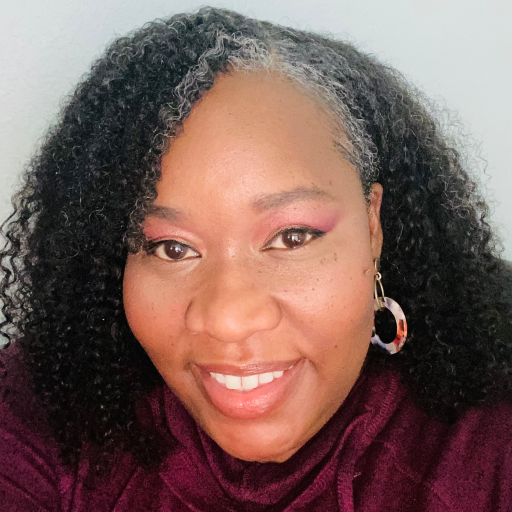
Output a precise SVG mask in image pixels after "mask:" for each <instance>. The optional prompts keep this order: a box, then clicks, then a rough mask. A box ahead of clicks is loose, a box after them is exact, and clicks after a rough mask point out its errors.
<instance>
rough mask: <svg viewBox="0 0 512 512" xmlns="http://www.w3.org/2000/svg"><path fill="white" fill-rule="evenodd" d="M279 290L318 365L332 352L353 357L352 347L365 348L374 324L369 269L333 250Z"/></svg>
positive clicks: (291, 320) (285, 309) (359, 349)
mask: <svg viewBox="0 0 512 512" xmlns="http://www.w3.org/2000/svg"><path fill="white" fill-rule="evenodd" d="M283 284H284V283H283ZM276 295H278V297H279V299H278V300H279V302H280V303H281V304H282V307H283V310H284V311H285V312H286V316H287V317H288V318H289V322H290V325H292V326H297V328H298V329H300V330H301V331H302V339H304V340H307V341H306V346H305V347H304V350H305V352H307V356H308V357H309V358H311V359H312V360H316V361H317V362H318V363H319V364H320V363H322V362H324V361H325V360H326V359H328V358H329V357H332V353H331V351H335V352H334V353H336V354H337V357H340V358H342V359H343V358H344V357H346V358H347V359H350V358H351V357H352V354H351V353H352V352H355V353H359V352H360V351H361V350H365V351H366V350H367V347H368V345H369V342H370V336H371V329H372V326H373V278H372V276H371V274H368V272H367V269H366V268H363V267H362V266H361V265H355V266H351V265H345V264H341V263H340V262H339V261H336V260H335V256H334V255H333V256H332V257H331V258H325V259H324V262H323V264H321V265H317V267H316V268H314V269H310V270H309V271H307V272H303V273H302V274H301V276H300V278H298V279H295V280H293V281H292V280H287V284H286V286H283V287H282V290H281V291H280V292H279V293H278V294H276ZM354 357H356V354H354ZM357 357H358V356H357Z"/></svg>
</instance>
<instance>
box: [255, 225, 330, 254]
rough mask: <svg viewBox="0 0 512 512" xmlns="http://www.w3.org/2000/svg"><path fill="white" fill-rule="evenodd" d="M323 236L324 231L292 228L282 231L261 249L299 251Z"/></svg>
mask: <svg viewBox="0 0 512 512" xmlns="http://www.w3.org/2000/svg"><path fill="white" fill-rule="evenodd" d="M323 235H325V231H320V230H319V229H311V228H306V227H293V228H287V229H283V230H282V231H279V233H277V234H276V235H274V236H273V237H272V238H271V239H270V241H268V242H267V243H266V244H265V245H264V247H263V249H264V250H267V249H278V250H285V249H286V250H290V249H300V248H301V247H303V246H305V245H307V244H309V243H310V242H311V241H313V240H315V239H316V238H320V237H321V236H323Z"/></svg>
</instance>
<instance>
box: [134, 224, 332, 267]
mask: <svg viewBox="0 0 512 512" xmlns="http://www.w3.org/2000/svg"><path fill="white" fill-rule="evenodd" d="M286 233H301V234H306V235H310V238H309V239H307V240H306V241H305V242H304V243H302V244H301V245H299V246H297V247H272V246H271V245H270V244H271V242H272V241H273V240H276V239H277V238H278V237H282V236H283V235H285V234H286ZM325 234H326V232H325V231H321V230H319V229H312V228H308V227H304V226H292V227H289V228H285V229H282V230H281V231H278V232H277V233H275V234H274V235H272V236H271V237H270V239H269V241H268V242H266V243H265V244H264V245H263V248H262V250H263V251H268V250H272V249H273V250H277V251H295V250H297V249H301V248H302V247H304V246H306V245H308V244H310V243H311V242H312V241H314V240H316V239H317V238H320V237H322V236H323V235H325ZM165 244H171V245H172V244H175V245H178V246H181V247H183V248H184V250H185V255H186V253H187V252H188V250H191V251H193V252H196V251H195V250H194V249H193V248H192V247H191V246H190V245H187V244H185V243H183V242H180V241H179V240H174V239H170V240H160V241H158V242H154V241H148V242H147V243H146V246H145V248H144V250H145V252H146V254H149V255H155V256H157V257H158V258H160V259H163V260H165V261H172V262H178V261H184V260H189V259H195V258H200V257H201V256H200V255H197V256H193V257H183V258H178V259H172V258H165V257H162V256H158V254H157V251H158V250H159V249H160V248H161V247H164V246H165ZM283 245H284V244H283ZM196 254H197V252H196Z"/></svg>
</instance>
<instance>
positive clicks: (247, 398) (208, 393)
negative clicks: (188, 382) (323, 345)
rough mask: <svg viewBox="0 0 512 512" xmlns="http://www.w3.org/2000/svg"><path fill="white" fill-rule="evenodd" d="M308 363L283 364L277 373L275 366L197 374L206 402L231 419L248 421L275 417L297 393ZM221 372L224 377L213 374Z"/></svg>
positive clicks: (199, 369) (198, 370)
mask: <svg viewBox="0 0 512 512" xmlns="http://www.w3.org/2000/svg"><path fill="white" fill-rule="evenodd" d="M304 362H305V360H304V359H300V360H298V361H297V360H296V361H288V362H287V363H285V364H283V363H280V364H279V365H278V366H279V367H281V369H277V368H276V366H277V365H275V364H274V365H270V364H269V365H254V366H251V367H250V368H249V367H246V368H240V367H239V368H238V369H237V368H236V367H233V366H231V367H228V366H222V367H221V366H216V367H214V366H213V365H212V366H206V367H205V366H196V367H195V368H196V370H195V371H194V373H195V375H196V379H197V380H198V381H199V382H200V383H201V386H200V388H201V390H202V391H203V394H204V396H205V398H206V399H207V400H208V402H210V403H211V404H212V405H213V406H214V407H215V409H217V411H218V412H220V413H222V414H223V415H224V416H228V417H230V418H235V419H242V420H247V419H257V418H261V417H264V416H267V415H269V414H271V413H272V412H273V411H275V410H276V409H278V408H279V407H280V406H281V405H283V404H284V403H285V402H286V401H287V400H288V399H289V397H290V396H291V395H292V394H294V393H295V392H296V390H297V388H298V383H299V382H300V376H301V374H302V372H303V370H304V368H305V365H304ZM220 368H222V369H223V372H222V373H221V372H220V371H212V370H214V369H217V370H220ZM274 368H275V369H274ZM258 370H260V371H259V372H257V371H258ZM261 370H266V371H261ZM269 370H273V371H269ZM233 373H239V374H240V373H242V374H243V375H233Z"/></svg>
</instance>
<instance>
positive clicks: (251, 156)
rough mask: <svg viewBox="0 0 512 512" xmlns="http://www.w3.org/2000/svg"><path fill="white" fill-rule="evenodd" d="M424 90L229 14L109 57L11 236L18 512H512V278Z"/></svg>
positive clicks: (47, 147) (367, 60) (160, 27)
mask: <svg viewBox="0 0 512 512" xmlns="http://www.w3.org/2000/svg"><path fill="white" fill-rule="evenodd" d="M417 96H418V95H417V94H416V93H414V92H411V91H410V90H409V88H408V87H407V86H405V85H404V83H403V81H402V80H401V78H400V77H399V76H398V75H397V74H395V73H394V72H393V71H391V70H389V69H388V68H385V67H384V66H382V65H380V64H379V63H377V62H376V61H375V60H373V58H371V57H368V56H366V55H363V54H361V53H360V52H358V51H357V50H355V49H354V48H353V47H352V46H350V45H347V44H345V43H341V42H338V41H334V40H330V39H325V38H322V37H319V36H316V35H313V34H309V33H305V32H301V31H296V30H292V29H287V28H283V27H278V26H274V25H271V24H269V23H263V22H258V21H255V20H251V19H248V18H244V17H243V16H240V15H238V14H235V13H232V12H228V11H223V10H217V9H203V10H201V11H199V12H198V13H197V14H193V15H178V16H174V17H173V18H171V19H169V20H167V21H163V22H156V23H153V24H149V25H147V26H145V27H144V28H143V29H141V30H139V31H137V32H135V33H134V34H132V35H131V36H129V37H127V38H122V39H119V40H118V41H116V42H115V43H114V44H113V45H112V46H111V47H110V48H109V49H108V51H107V52H106V54H105V55H104V56H103V57H102V58H101V59H100V60H99V61H98V62H97V63H96V64H95V65H94V66H93V69H92V71H91V73H90V74H89V76H87V77H86V78H85V80H84V81H83V82H82V83H81V84H80V85H79V86H78V88H77V90H76V92H75V94H74V95H73V97H72V98H71V100H70V101H69V103H68V105H67V106H66V108H65V109H64V111H63V113H62V117H61V119H60V121H59V123H58V124H57V126H55V127H54V128H53V129H52V130H51V131H50V133H49V135H48V137H47V139H46V141H45V143H44V145H43V147H42V149H41V151H40V153H39V155H38V156H37V157H36V158H35V159H34V161H33V163H32V165H31V166H30V168H29V169H28V171H27V173H26V176H25V180H26V181H25V185H24V187H23V188H22V190H21V191H20V192H19V193H18V195H17V196H16V198H15V201H14V204H15V212H14V214H13V216H12V217H11V219H10V221H9V222H8V223H7V225H6V226H5V227H4V233H5V237H6V240H7V245H6V247H5V249H4V251H3V253H2V270H3V272H4V278H3V283H2V286H1V291H2V298H3V301H4V308H3V311H4V315H5V318H6V321H5V322H4V324H3V330H4V333H5V334H6V335H9V337H10V338H9V339H13V340H15V341H14V343H12V344H11V345H10V346H9V347H8V348H7V349H6V350H5V351H4V352H3V354H2V357H3V361H4V366H5V371H4V374H5V375H4V377H3V379H2V381H3V382H2V396H3V400H2V405H1V407H2V414H1V416H0V418H1V419H0V425H1V433H2V443H1V449H0V454H1V455H0V458H1V460H2V464H1V465H0V495H1V496H2V500H3V503H4V504H5V503H7V510H60V509H63V510H95V511H101V510H117V511H120V510H172V511H177V510H196V511H198V510H201V511H217V510H219V511H226V510H233V511H235V510H243V511H252V510H254V511H256V510H275V511H277V510H305V511H313V510H365V511H368V510H379V511H382V510H393V511H396V510H404V511H405V510H411V511H418V510H429V511H438V510H439V511H440V510H443V511H446V510H458V511H460V510H509V508H510V504H511V502H512V493H511V490H510V489H511V483H512V482H511V477H510V475H511V471H510V470H511V469H512V467H511V465H512V458H511V455H510V450H511V447H512V432H511V429H510V426H511V424H512V413H511V412H512V411H511V406H510V382H511V381H510V368H511V367H512V351H511V339H510V334H509V332H510V323H511V307H510V301H509V300H508V299H507V298H506V286H505V284H506V279H508V277H507V274H506V272H505V269H504V268H503V263H502V262H501V261H500V260H499V258H498V257H497V252H496V249H495V244H496V242H495V238H494V236H493V235H492V233H491V231H490V229H489V226H488V225H487V223H486V213H487V209H486V206H485V203H484V202H483V200H482V199H481V197H480V196H479V195H478V193H477V191H476V185H475V183H474V182H473V181H472V180H471V179H470V177H469V176H468V174H467V172H466V171H465V170H464V169H463V167H462V164H461V159H460V157H459V155H458V154H457V152H456V151H455V150H453V149H452V148H451V146H450V145H449V144H448V142H447V141H446V140H445V139H444V138H443V136H442V135H441V133H440V131H439V128H438V126H437V125H436V123H435V122H434V121H433V120H432V119H431V117H430V116H429V114H428V113H427V111H426V110H425V109H424V107H422V106H421V102H420V100H419V98H417ZM379 261H381V267H379ZM382 285H383V286H384V287H385V290H386V297H387V298H384V297H385V296H384V291H383V288H382ZM390 298H391V299H394V300H390ZM395 301H396V302H395ZM398 303H399V304H400V306H401V307H402V309H400V307H399V306H398ZM386 308H388V309H390V310H391V311H392V312H393V314H394V315H395V317H396V320H397V322H396V326H398V330H397V331H395V330H394V331H393V332H392V333H391V334H390V329H389V328H388V327H389V326H388V325H387V324H386V323H385V322H384V321H383V320H384V319H385V318H386V317H385V315H384V314H383V313H381V312H377V313H376V312H375V310H379V309H382V310H384V309H386ZM403 312H405V316H406V318H407V320H406V321H405V317H404V313H403ZM393 326H394V327H393V328H394V329H395V324H394V323H393ZM407 326H408V332H407ZM395 332H396V333H397V334H396V337H395V339H394V341H393V337H394V336H395ZM406 336H407V341H406V342H405V344H404V341H405V338H406ZM370 340H371V341H372V342H373V343H374V346H372V347H371V348H370ZM378 345H380V347H379V346H378ZM382 349H384V350H382ZM5 506H6V505H4V507H5Z"/></svg>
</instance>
